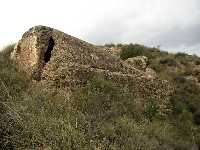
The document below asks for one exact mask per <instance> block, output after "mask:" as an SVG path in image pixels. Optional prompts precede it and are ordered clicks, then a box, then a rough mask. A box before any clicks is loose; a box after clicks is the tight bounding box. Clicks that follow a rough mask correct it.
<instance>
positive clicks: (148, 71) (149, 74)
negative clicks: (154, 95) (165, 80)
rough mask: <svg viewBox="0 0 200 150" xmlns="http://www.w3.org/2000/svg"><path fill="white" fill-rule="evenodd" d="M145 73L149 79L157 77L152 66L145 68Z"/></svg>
mask: <svg viewBox="0 0 200 150" xmlns="http://www.w3.org/2000/svg"><path fill="white" fill-rule="evenodd" d="M145 73H146V75H147V77H148V78H149V79H155V78H157V77H158V76H157V73H156V71H155V70H153V69H152V68H146V70H145Z"/></svg>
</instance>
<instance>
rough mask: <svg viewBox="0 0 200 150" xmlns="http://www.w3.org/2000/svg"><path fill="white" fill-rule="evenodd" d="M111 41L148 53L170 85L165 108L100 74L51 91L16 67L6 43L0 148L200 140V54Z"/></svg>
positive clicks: (128, 51)
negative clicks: (68, 91) (69, 91)
mask: <svg viewBox="0 0 200 150" xmlns="http://www.w3.org/2000/svg"><path fill="white" fill-rule="evenodd" d="M107 46H108V45H107ZM111 46H114V47H117V48H120V49H121V52H120V53H119V57H120V58H121V59H123V60H126V59H127V58H131V57H135V56H147V57H148V59H149V62H148V65H149V66H150V67H151V68H153V69H154V70H155V71H156V72H157V74H158V76H159V77H160V78H162V79H167V80H169V81H170V82H171V84H173V85H174V88H175V92H174V94H173V95H172V96H171V103H172V106H173V108H172V112H171V114H169V115H168V116H160V115H159V113H158V109H157V106H156V103H155V102H154V100H153V99H151V100H149V104H148V106H147V107H146V108H142V106H141V107H139V105H138V104H135V103H136V102H138V100H135V97H134V93H132V92H131V91H129V90H128V88H126V87H124V88H119V87H118V86H115V83H113V82H109V81H106V80H104V78H103V77H101V76H99V75H97V76H95V77H94V78H91V79H90V82H89V84H88V85H87V86H86V87H81V88H77V89H74V92H73V96H72V97H73V98H72V99H67V98H66V97H65V96H64V95H63V93H62V92H60V91H56V89H54V91H53V92H49V91H47V90H45V89H44V88H43V87H41V86H37V84H35V82H33V81H32V80H31V79H29V78H28V77H26V75H25V74H23V73H22V72H18V71H17V69H16V68H15V65H14V64H13V63H12V62H11V61H10V60H9V56H10V52H11V51H12V50H13V47H14V45H10V46H8V47H6V48H5V49H4V50H3V51H1V52H0V107H1V108H0V111H1V113H0V119H1V121H0V149H5V150H6V149H52V150H54V149H55V150H56V149H58V150H59V149H66V150H70V149H71V150H79V149H80V150H82V149H85V150H88V149H91V150H93V149H98V150H107V149H108V150H133V149H136V150H140V149H144V150H146V149H148V150H150V149H152V150H157V149H162V150H163V149H166V150H168V149H177V150H178V149H180V150H183V149H185V150H189V149H192V148H193V149H198V148H200V85H199V82H198V81H199V78H200V76H199V75H200V74H198V67H199V68H200V58H198V57H197V56H190V55H187V54H184V53H177V54H169V53H167V52H162V51H160V50H159V49H156V48H148V47H145V46H142V45H134V44H129V45H122V44H119V45H111ZM136 106H137V107H136ZM143 109H145V111H144V113H143V111H141V110H143Z"/></svg>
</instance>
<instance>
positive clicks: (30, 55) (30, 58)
mask: <svg viewBox="0 0 200 150" xmlns="http://www.w3.org/2000/svg"><path fill="white" fill-rule="evenodd" d="M36 45H37V37H36V36H34V35H32V36H28V37H27V38H25V39H22V40H20V41H19V42H18V44H17V45H16V47H15V50H14V52H13V54H12V55H11V58H12V59H13V60H15V62H16V63H17V65H18V66H19V68H20V70H22V71H25V72H26V73H28V74H29V75H31V73H32V72H33V70H34V68H36V67H37V65H38V62H39V55H40V54H39V52H38V49H37V47H36Z"/></svg>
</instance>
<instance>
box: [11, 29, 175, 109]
mask: <svg viewBox="0 0 200 150" xmlns="http://www.w3.org/2000/svg"><path fill="white" fill-rule="evenodd" d="M52 43H53V44H52ZM47 55H48V57H49V58H48V59H46V57H47ZM11 59H13V60H14V61H15V63H16V64H17V66H18V67H19V69H20V70H22V71H24V72H26V73H27V74H28V75H29V76H32V77H33V78H35V79H37V80H40V84H43V85H45V84H46V85H47V87H48V86H49V85H50V84H52V85H53V86H55V87H56V88H60V89H61V88H62V89H66V92H67V90H69V89H72V88H74V87H78V86H84V85H86V84H87V82H88V80H89V78H91V75H93V74H96V73H97V74H101V75H103V76H104V77H105V79H106V80H110V81H113V82H114V83H117V84H118V85H119V86H122V87H123V86H126V85H128V84H131V86H132V89H133V92H134V93H135V95H136V97H139V98H141V99H143V101H144V103H145V101H147V100H148V99H149V98H155V99H156V100H157V103H158V104H159V107H160V110H162V112H166V111H168V104H169V96H170V94H171V93H172V88H171V86H170V85H169V84H168V82H167V81H162V80H159V79H158V78H157V77H154V78H149V77H148V74H147V73H146V72H144V71H143V70H139V69H136V68H134V66H131V65H130V64H127V63H126V62H123V61H122V60H120V58H118V57H117V56H114V55H111V54H110V53H109V52H107V51H105V50H104V49H103V48H101V47H98V46H95V45H92V44H90V43H87V42H84V41H82V40H80V39H77V38H75V37H72V36H70V35H67V34H65V33H63V32H60V31H58V30H55V29H52V28H49V27H44V26H36V27H33V28H31V29H30V30H29V31H28V32H26V33H25V34H24V35H23V37H22V39H21V40H20V41H19V42H18V44H17V46H16V48H15V50H14V52H13V53H12V55H11Z"/></svg>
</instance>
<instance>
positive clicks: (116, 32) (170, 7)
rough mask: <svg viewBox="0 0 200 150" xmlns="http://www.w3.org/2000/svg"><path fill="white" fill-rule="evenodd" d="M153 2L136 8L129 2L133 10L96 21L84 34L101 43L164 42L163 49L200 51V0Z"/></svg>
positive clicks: (88, 38)
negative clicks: (122, 14) (137, 9)
mask: <svg viewBox="0 0 200 150" xmlns="http://www.w3.org/2000/svg"><path fill="white" fill-rule="evenodd" d="M145 2H146V3H147V1H145V0H144V1H143V3H144V4H145ZM153 2H154V3H148V4H149V5H148V6H146V7H143V8H141V9H143V11H141V10H139V11H135V10H134V8H135V7H132V6H127V9H128V10H130V11H127V13H126V14H124V16H123V17H119V16H118V14H119V13H117V14H112V15H110V16H105V17H104V18H103V19H101V20H100V21H99V22H95V23H94V26H93V28H91V29H90V30H89V31H88V32H87V35H84V37H86V39H87V40H89V41H91V42H93V43H97V44H103V43H111V42H113V43H141V44H145V45H147V46H157V45H161V48H162V49H164V50H168V51H171V52H174V51H185V52H188V53H191V54H193V53H195V54H198V55H200V1H199V0H191V1H190V2H189V1H186V0H182V1H181V0H176V1H172V0H169V1H168V2H166V1H165V3H164V4H159V2H158V1H157V0H154V1H153ZM158 4H159V5H158ZM159 7H161V8H159ZM145 8H146V9H147V10H145Z"/></svg>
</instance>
